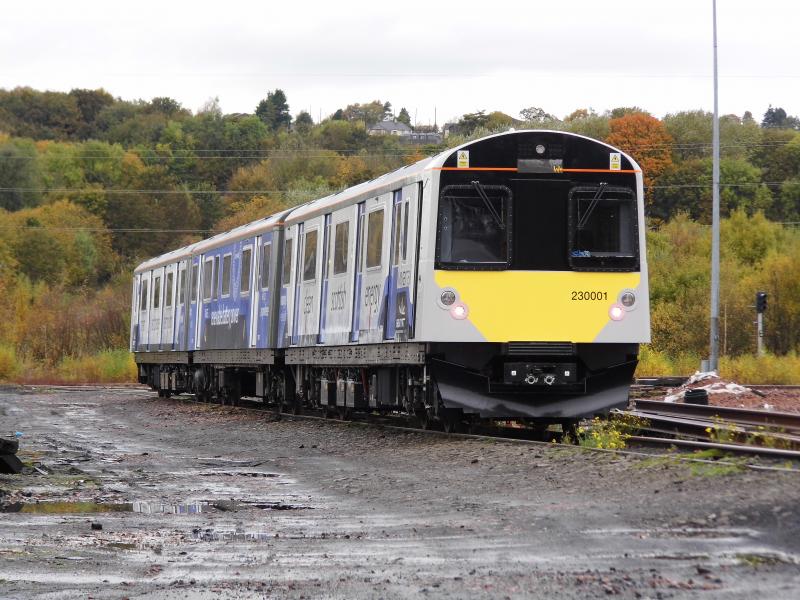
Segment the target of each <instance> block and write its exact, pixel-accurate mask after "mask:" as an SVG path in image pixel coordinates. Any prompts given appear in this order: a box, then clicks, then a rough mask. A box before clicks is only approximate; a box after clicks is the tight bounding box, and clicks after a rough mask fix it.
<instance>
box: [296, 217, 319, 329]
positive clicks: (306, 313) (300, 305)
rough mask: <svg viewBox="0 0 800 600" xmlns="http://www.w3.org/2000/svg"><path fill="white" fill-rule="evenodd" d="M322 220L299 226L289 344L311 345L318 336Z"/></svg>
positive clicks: (309, 221)
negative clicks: (292, 325) (293, 306)
mask: <svg viewBox="0 0 800 600" xmlns="http://www.w3.org/2000/svg"><path fill="white" fill-rule="evenodd" d="M323 223H324V221H323V217H322V216H320V217H316V218H314V219H310V220H308V221H306V222H305V223H303V225H302V231H303V233H302V236H301V237H300V238H298V239H300V240H301V244H300V248H298V250H299V251H300V263H299V265H298V268H297V269H296V273H297V290H298V296H297V300H296V301H295V306H296V307H297V309H298V310H297V313H296V314H297V318H296V320H295V335H294V336H293V338H294V339H293V340H292V343H294V344H300V345H315V344H316V343H317V336H318V335H319V305H320V301H319V300H320V283H321V279H322V263H323V261H322V260H321V257H320V254H322V252H321V251H320V248H321V247H322V238H323V235H324V232H323Z"/></svg>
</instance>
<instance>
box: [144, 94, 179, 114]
mask: <svg viewBox="0 0 800 600" xmlns="http://www.w3.org/2000/svg"><path fill="white" fill-rule="evenodd" d="M150 110H151V111H152V112H159V113H161V114H163V115H166V116H168V117H174V116H176V115H177V114H180V113H183V114H187V111H186V110H185V109H184V108H183V107H182V106H181V103H180V102H178V101H177V100H173V99H172V98H169V97H167V96H159V97H156V98H153V99H152V100H151V101H150Z"/></svg>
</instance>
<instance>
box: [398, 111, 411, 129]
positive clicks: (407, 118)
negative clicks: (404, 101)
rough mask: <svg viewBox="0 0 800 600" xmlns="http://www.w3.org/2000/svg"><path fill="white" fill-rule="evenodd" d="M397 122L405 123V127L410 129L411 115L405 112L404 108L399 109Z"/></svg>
mask: <svg viewBox="0 0 800 600" xmlns="http://www.w3.org/2000/svg"><path fill="white" fill-rule="evenodd" d="M397 120H398V121H399V122H400V123H405V124H406V125H408V126H409V127H411V115H409V114H408V111H407V110H406V107H405V106H404V107H402V108H401V109H400V114H399V115H397Z"/></svg>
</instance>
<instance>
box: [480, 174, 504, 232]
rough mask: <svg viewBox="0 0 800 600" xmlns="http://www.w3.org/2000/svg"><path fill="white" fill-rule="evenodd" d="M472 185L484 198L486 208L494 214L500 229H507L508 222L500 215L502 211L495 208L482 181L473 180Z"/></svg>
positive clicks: (493, 216) (482, 198)
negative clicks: (499, 211) (504, 221)
mask: <svg viewBox="0 0 800 600" xmlns="http://www.w3.org/2000/svg"><path fill="white" fill-rule="evenodd" d="M472 187H474V188H475V191H476V192H478V195H479V196H480V197H481V200H483V203H484V204H485V205H486V210H488V211H489V214H490V215H492V218H493V219H494V220H495V221H496V222H497V226H498V227H500V229H505V228H506V224H505V223H503V218H502V217H501V216H500V213H498V212H497V211H496V210H495V208H494V206H493V205H492V201H491V200H489V196H487V195H486V190H484V189H483V186H482V185H481V182H480V181H473V182H472Z"/></svg>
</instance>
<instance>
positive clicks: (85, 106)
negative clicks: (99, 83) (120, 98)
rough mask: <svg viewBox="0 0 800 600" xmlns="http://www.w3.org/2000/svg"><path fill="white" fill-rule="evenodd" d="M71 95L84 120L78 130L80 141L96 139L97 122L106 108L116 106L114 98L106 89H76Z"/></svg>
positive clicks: (71, 91)
mask: <svg viewBox="0 0 800 600" xmlns="http://www.w3.org/2000/svg"><path fill="white" fill-rule="evenodd" d="M69 95H70V96H72V97H73V98H74V99H75V104H76V105H77V106H78V110H79V111H80V113H81V117H82V120H83V123H81V126H80V128H79V129H78V137H79V138H80V139H87V138H90V137H95V133H96V132H95V127H94V126H95V121H96V120H97V117H98V115H99V114H100V112H101V111H102V110H103V109H104V108H105V107H107V106H111V105H112V104H114V97H113V96H112V95H111V94H109V93H108V92H107V91H105V90H104V89H97V90H85V89H78V88H75V89H73V90H70V92H69Z"/></svg>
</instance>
